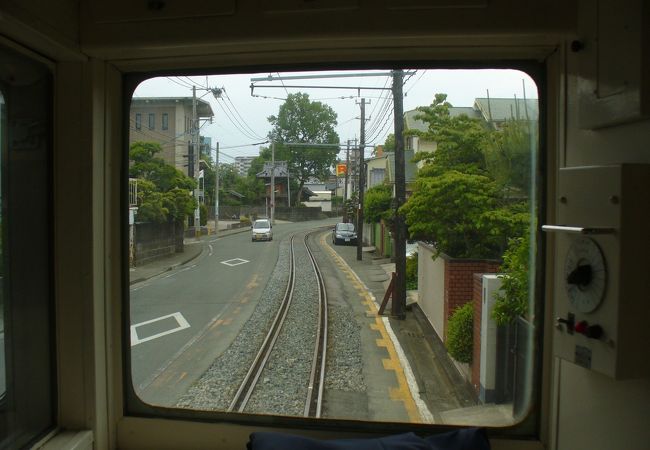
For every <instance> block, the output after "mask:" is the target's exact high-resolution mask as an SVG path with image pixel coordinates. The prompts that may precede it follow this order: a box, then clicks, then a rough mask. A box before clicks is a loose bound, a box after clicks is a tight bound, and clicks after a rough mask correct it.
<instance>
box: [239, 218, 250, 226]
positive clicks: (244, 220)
mask: <svg viewBox="0 0 650 450" xmlns="http://www.w3.org/2000/svg"><path fill="white" fill-rule="evenodd" d="M239 223H242V224H246V225H248V224H250V223H251V219H250V218H248V217H246V216H240V217H239Z"/></svg>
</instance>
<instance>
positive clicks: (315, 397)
mask: <svg viewBox="0 0 650 450" xmlns="http://www.w3.org/2000/svg"><path fill="white" fill-rule="evenodd" d="M313 233H314V232H311V233H307V234H306V235H305V236H304V239H303V243H302V244H303V245H304V246H305V249H306V252H307V254H308V256H309V259H310V261H311V265H312V269H313V272H314V277H315V279H316V284H317V286H318V305H317V307H318V325H317V329H316V339H315V345H314V350H313V356H312V361H311V370H310V374H309V380H308V381H307V389H306V392H307V393H306V396H305V401H304V410H303V416H304V417H320V416H321V411H322V399H323V389H324V378H325V362H326V350H327V294H326V292H325V284H324V281H323V277H322V275H321V272H320V269H319V267H318V264H317V262H316V259H315V257H314V255H313V252H312V250H311V249H310V248H309V243H308V241H309V236H310V235H311V234H313ZM295 238H296V235H293V236H291V239H290V252H289V261H290V264H289V278H288V282H287V288H286V291H285V293H284V297H283V299H282V302H281V304H280V307H279V308H278V311H277V313H276V315H275V317H274V319H273V322H272V324H271V327H270V329H269V331H268V333H267V334H266V336H265V338H264V341H263V342H262V345H261V346H260V350H259V352H258V353H257V355H256V356H255V359H254V360H253V363H252V364H251V367H250V369H249V370H248V372H247V373H246V376H245V377H244V379H243V381H242V383H241V384H240V386H239V388H238V389H237V392H236V394H235V396H234V398H233V399H232V401H231V403H230V405H229V407H228V411H234V412H245V411H246V407H247V404H248V402H249V400H250V399H251V396H252V395H253V392H254V391H255V389H256V388H257V387H258V382H259V380H260V378H261V376H262V373H263V372H264V370H265V368H266V366H267V363H268V361H269V359H270V357H271V354H272V353H273V350H274V348H275V345H276V343H277V342H278V338H279V337H280V335H281V333H282V332H285V333H290V332H291V330H286V329H284V325H285V321H286V318H287V315H288V314H289V311H290V307H291V303H292V300H293V299H294V294H295V287H296V255H295V247H294V246H295V240H296V239H295ZM315 307H316V306H315ZM260 389H261V388H260Z"/></svg>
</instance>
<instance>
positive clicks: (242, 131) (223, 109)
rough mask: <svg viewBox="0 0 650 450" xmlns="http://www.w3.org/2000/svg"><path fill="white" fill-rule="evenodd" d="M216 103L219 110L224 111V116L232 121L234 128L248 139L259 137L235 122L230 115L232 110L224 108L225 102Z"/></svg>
mask: <svg viewBox="0 0 650 450" xmlns="http://www.w3.org/2000/svg"><path fill="white" fill-rule="evenodd" d="M217 105H219V107H220V108H221V110H222V111H223V112H224V114H225V115H226V117H227V118H228V120H229V121H230V123H232V124H233V125H234V126H235V128H237V129H238V130H239V132H240V133H242V134H243V135H244V136H246V137H247V138H248V139H253V140H257V139H260V137H259V136H255V135H253V134H251V133H250V132H248V131H246V130H245V129H244V128H243V126H242V125H240V124H239V123H238V122H237V119H236V118H233V117H232V112H231V111H226V108H228V104H227V103H225V102H219V101H217ZM224 105H225V106H226V108H224Z"/></svg>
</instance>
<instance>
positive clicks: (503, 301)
mask: <svg viewBox="0 0 650 450" xmlns="http://www.w3.org/2000/svg"><path fill="white" fill-rule="evenodd" d="M501 271H502V272H504V273H505V275H503V276H502V277H501V279H502V282H501V288H500V289H499V291H498V292H497V293H496V295H495V298H496V301H495V304H494V308H493V309H492V317H493V318H494V320H495V321H496V323H497V324H498V325H506V324H508V323H511V322H512V321H513V320H515V319H516V318H517V317H519V316H523V315H525V314H526V313H527V312H528V296H529V286H530V277H531V273H530V236H529V234H528V233H525V234H524V236H523V237H520V238H513V239H511V240H510V242H509V246H508V250H507V251H506V252H505V253H504V255H503V265H502V266H501Z"/></svg>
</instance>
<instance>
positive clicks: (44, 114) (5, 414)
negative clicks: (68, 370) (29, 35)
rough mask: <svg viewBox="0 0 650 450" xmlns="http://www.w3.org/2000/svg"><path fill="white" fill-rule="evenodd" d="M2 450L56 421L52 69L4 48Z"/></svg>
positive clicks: (0, 91)
mask: <svg viewBox="0 0 650 450" xmlns="http://www.w3.org/2000/svg"><path fill="white" fill-rule="evenodd" d="M0 56H1V57H2V60H3V64H4V68H5V69H6V70H3V71H2V73H1V74H0V154H1V157H0V256H1V258H0V305H1V307H0V447H1V448H23V447H27V446H29V445H30V443H33V442H34V441H35V440H37V439H39V438H40V437H41V436H43V435H44V434H45V433H46V432H47V431H48V430H50V429H51V428H52V427H53V425H54V411H55V391H54V388H53V387H54V386H55V385H56V383H55V375H54V374H55V372H54V363H53V359H54V355H53V348H54V344H53V342H54V333H53V329H52V322H53V321H52V318H53V316H52V303H51V302H52V293H51V281H50V271H51V261H50V245H51V237H50V233H51V230H52V221H51V217H50V212H49V210H50V207H51V201H50V194H49V193H50V192H51V191H52V187H51V177H50V169H51V164H50V158H51V126H52V118H51V97H52V88H51V74H50V72H49V70H48V69H47V68H46V67H44V66H42V65H41V64H39V63H36V62H34V61H32V60H30V59H28V58H27V57H25V56H23V55H22V54H20V53H17V52H16V51H14V50H10V49H6V48H3V47H0Z"/></svg>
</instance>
